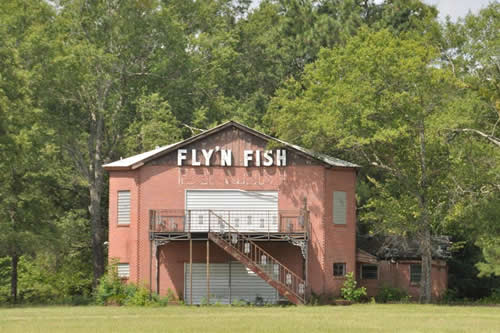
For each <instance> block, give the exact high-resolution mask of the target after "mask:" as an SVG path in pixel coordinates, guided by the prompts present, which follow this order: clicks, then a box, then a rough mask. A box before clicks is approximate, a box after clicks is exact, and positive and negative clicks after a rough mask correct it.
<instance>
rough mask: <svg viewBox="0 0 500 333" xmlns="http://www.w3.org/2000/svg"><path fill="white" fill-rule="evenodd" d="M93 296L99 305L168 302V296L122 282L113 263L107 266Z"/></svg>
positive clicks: (162, 303)
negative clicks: (161, 295)
mask: <svg viewBox="0 0 500 333" xmlns="http://www.w3.org/2000/svg"><path fill="white" fill-rule="evenodd" d="M94 296H95V302H96V303H97V304H99V305H128V306H151V305H157V306H166V305H167V304H168V297H160V296H159V295H158V294H155V293H150V291H149V289H148V288H146V287H145V286H137V285H135V284H133V283H128V284H125V283H123V281H122V280H121V279H120V278H119V277H118V272H117V269H116V265H115V264H112V265H110V266H109V267H108V271H107V273H106V274H105V275H104V276H103V277H102V278H101V281H100V283H99V286H98V287H97V289H96V291H95V294H94Z"/></svg>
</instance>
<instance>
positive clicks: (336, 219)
mask: <svg viewBox="0 0 500 333" xmlns="http://www.w3.org/2000/svg"><path fill="white" fill-rule="evenodd" d="M346 211H347V202H346V192H337V191H336V192H333V224H346Z"/></svg>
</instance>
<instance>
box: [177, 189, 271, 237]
mask: <svg viewBox="0 0 500 333" xmlns="http://www.w3.org/2000/svg"><path fill="white" fill-rule="evenodd" d="M186 210H187V211H188V212H189V213H188V214H189V218H188V226H189V225H190V228H191V231H207V230H208V225H209V223H210V230H211V231H218V230H220V229H221V228H223V226H224V224H223V223H221V222H220V221H218V218H217V216H219V217H221V218H222V219H223V220H224V221H226V222H229V223H230V224H231V226H233V227H235V228H236V229H238V230H239V231H244V232H278V192H277V191H243V190H188V191H186ZM208 210H211V211H213V212H214V214H208ZM190 222H191V223H190Z"/></svg>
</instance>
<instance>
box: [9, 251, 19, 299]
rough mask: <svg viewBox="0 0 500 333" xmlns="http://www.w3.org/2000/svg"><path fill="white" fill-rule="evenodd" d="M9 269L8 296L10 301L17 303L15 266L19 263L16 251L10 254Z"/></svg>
mask: <svg viewBox="0 0 500 333" xmlns="http://www.w3.org/2000/svg"><path fill="white" fill-rule="evenodd" d="M10 260H11V271H10V297H11V300H12V303H14V304H16V303H17V281H18V278H17V267H18V264H19V255H18V254H17V252H14V253H13V254H12V255H11V258H10Z"/></svg>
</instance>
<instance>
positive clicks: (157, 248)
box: [155, 244, 160, 295]
mask: <svg viewBox="0 0 500 333" xmlns="http://www.w3.org/2000/svg"><path fill="white" fill-rule="evenodd" d="M159 247H160V246H159V245H157V244H155V252H156V253H155V254H156V293H157V294H158V295H159V294H160V251H159Z"/></svg>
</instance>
